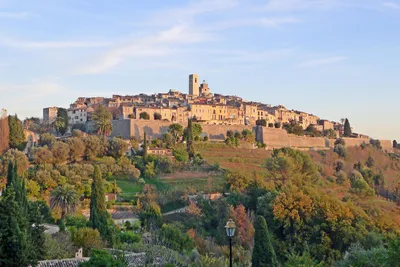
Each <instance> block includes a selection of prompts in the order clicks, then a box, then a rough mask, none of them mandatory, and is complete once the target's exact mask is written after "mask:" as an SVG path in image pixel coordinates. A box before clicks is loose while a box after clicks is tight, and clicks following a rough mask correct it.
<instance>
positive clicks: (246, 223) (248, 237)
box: [234, 204, 254, 249]
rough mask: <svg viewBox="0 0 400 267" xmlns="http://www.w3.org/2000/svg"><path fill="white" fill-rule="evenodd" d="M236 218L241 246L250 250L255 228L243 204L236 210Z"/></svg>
mask: <svg viewBox="0 0 400 267" xmlns="http://www.w3.org/2000/svg"><path fill="white" fill-rule="evenodd" d="M234 216H235V217H234V220H235V222H236V231H237V237H238V238H239V240H240V244H241V245H242V246H243V247H245V248H247V249H248V248H250V247H251V246H252V242H253V236H254V227H253V224H252V223H251V221H250V218H249V216H248V214H247V213H246V209H245V207H244V206H243V205H242V204H240V205H239V206H237V207H236V208H235V209H234Z"/></svg>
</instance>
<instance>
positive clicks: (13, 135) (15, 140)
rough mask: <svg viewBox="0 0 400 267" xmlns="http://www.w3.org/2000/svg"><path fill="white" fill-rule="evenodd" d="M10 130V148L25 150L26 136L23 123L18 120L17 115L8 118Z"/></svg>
mask: <svg viewBox="0 0 400 267" xmlns="http://www.w3.org/2000/svg"><path fill="white" fill-rule="evenodd" d="M8 128H9V130H10V134H9V141H10V147H11V148H16V149H18V150H24V148H25V145H26V142H25V134H24V128H23V125H22V122H21V121H20V120H19V119H18V117H17V115H15V116H11V115H10V116H8Z"/></svg>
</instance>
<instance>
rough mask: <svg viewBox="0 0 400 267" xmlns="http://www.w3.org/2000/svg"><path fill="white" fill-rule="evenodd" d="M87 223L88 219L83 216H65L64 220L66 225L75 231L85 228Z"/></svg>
mask: <svg viewBox="0 0 400 267" xmlns="http://www.w3.org/2000/svg"><path fill="white" fill-rule="evenodd" d="M88 223H89V221H88V219H86V217H85V216H83V215H75V216H67V218H66V225H67V226H74V227H76V228H77V229H79V228H85V227H87V226H88Z"/></svg>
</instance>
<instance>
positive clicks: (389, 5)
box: [382, 2, 400, 9]
mask: <svg viewBox="0 0 400 267" xmlns="http://www.w3.org/2000/svg"><path fill="white" fill-rule="evenodd" d="M382 5H383V6H384V7H387V8H393V9H400V4H397V3H394V2H383V3H382Z"/></svg>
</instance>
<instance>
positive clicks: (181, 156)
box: [173, 149, 189, 163]
mask: <svg viewBox="0 0 400 267" xmlns="http://www.w3.org/2000/svg"><path fill="white" fill-rule="evenodd" d="M173 155H174V157H175V159H176V161H178V162H183V163H186V162H188V161H189V154H188V153H187V151H186V150H184V149H175V150H174V151H173Z"/></svg>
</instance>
